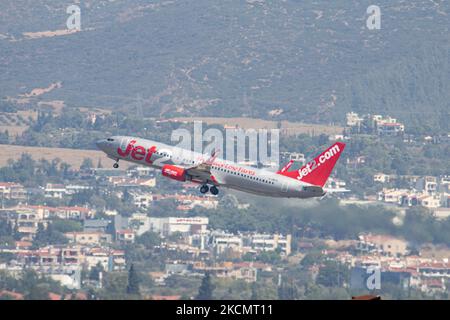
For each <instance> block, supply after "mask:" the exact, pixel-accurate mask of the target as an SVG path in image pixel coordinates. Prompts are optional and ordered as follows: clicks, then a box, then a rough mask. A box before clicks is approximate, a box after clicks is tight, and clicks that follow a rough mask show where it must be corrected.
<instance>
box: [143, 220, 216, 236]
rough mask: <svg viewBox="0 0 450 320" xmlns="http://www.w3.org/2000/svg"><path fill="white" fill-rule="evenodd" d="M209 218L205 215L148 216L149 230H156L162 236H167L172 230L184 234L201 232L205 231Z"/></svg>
mask: <svg viewBox="0 0 450 320" xmlns="http://www.w3.org/2000/svg"><path fill="white" fill-rule="evenodd" d="M208 223H209V219H208V218H207V217H189V218H182V217H167V218H153V217H151V218H150V230H149V231H153V232H157V233H159V234H160V235H162V236H168V235H171V234H173V233H174V232H180V233H183V234H186V235H189V234H195V233H198V234H202V233H205V232H206V231H207V227H208Z"/></svg>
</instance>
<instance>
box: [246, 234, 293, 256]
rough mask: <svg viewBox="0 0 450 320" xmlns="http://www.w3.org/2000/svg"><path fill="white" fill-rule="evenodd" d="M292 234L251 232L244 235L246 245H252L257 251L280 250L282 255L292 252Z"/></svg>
mask: <svg viewBox="0 0 450 320" xmlns="http://www.w3.org/2000/svg"><path fill="white" fill-rule="evenodd" d="M291 239H292V236H291V235H290V234H288V235H286V236H284V235H281V234H258V233H255V234H249V235H245V236H244V246H250V247H251V248H252V249H253V250H255V251H257V252H261V251H275V250H280V252H281V254H282V255H286V256H288V255H290V254H291Z"/></svg>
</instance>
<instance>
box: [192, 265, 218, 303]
mask: <svg viewBox="0 0 450 320" xmlns="http://www.w3.org/2000/svg"><path fill="white" fill-rule="evenodd" d="M213 291H214V285H213V284H212V282H211V274H210V273H209V272H207V273H205V276H204V277H203V280H202V283H201V285H200V288H199V289H198V294H197V297H196V298H195V299H196V300H211V299H212V297H213Z"/></svg>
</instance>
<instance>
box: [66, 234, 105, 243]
mask: <svg viewBox="0 0 450 320" xmlns="http://www.w3.org/2000/svg"><path fill="white" fill-rule="evenodd" d="M64 235H65V236H66V237H67V239H69V241H71V242H73V243H77V244H83V245H100V244H102V243H110V242H111V235H110V234H106V233H102V232H84V231H82V232H67V233H65V234H64Z"/></svg>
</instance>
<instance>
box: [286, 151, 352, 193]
mask: <svg viewBox="0 0 450 320" xmlns="http://www.w3.org/2000/svg"><path fill="white" fill-rule="evenodd" d="M344 148H345V143H342V142H336V143H335V144H333V145H332V146H331V147H329V148H328V149H327V150H325V151H324V152H322V153H321V154H320V155H318V156H317V157H316V158H315V159H314V160H312V161H310V162H309V163H307V164H306V165H304V166H303V167H301V168H300V169H298V170H294V171H290V172H287V170H280V171H278V174H281V175H283V176H287V177H290V178H294V179H298V180H300V181H303V182H306V183H309V184H312V185H315V186H320V187H323V186H324V184H325V183H326V182H327V180H328V177H329V176H330V174H331V171H332V170H333V168H334V165H335V164H336V162H337V160H338V159H339V157H340V155H341V153H342V151H344ZM289 167H290V165H289ZM289 167H288V168H289ZM283 169H284V168H283Z"/></svg>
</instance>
